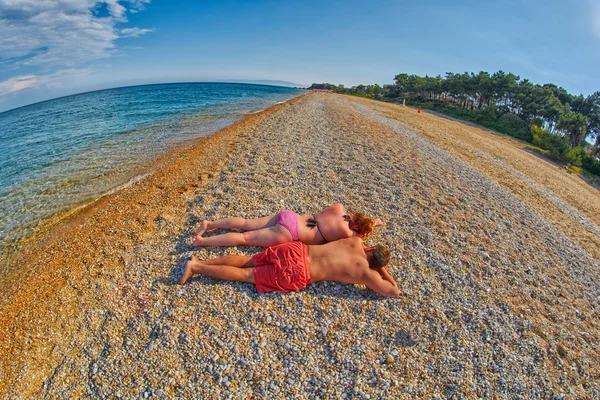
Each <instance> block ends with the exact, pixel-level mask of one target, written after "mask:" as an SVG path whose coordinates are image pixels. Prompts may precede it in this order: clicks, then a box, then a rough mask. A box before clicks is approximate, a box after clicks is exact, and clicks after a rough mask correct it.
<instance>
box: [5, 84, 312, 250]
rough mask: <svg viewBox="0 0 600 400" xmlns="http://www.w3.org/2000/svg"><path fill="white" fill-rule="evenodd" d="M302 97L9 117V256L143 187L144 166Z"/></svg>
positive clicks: (158, 96)
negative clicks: (88, 207) (44, 228)
mask: <svg viewBox="0 0 600 400" xmlns="http://www.w3.org/2000/svg"><path fill="white" fill-rule="evenodd" d="M302 93H303V92H302V91H301V90H298V89H294V88H288V87H281V86H267V85H252V84H243V83H172V84H155V85H143V86H130V87H121V88H115V89H108V90H101V91H95V92H89V93H82V94H77V95H73V96H67V97H61V98H57V99H53V100H48V101H44V102H41V103H36V104H31V105H28V106H25V107H20V108H17V109H14V110H10V111H6V112H3V113H0V251H2V252H3V255H5V254H7V253H8V252H9V251H10V250H14V247H15V246H16V243H18V242H19V240H20V239H22V238H23V237H25V236H26V235H27V234H29V233H30V232H31V231H32V230H33V229H35V228H36V226H39V224H40V223H43V222H44V221H46V220H48V219H49V218H52V217H53V216H56V215H61V214H64V213H65V212H68V210H72V209H76V208H77V207H80V206H82V205H85V204H88V203H90V202H92V201H94V200H96V199H98V198H100V197H101V196H103V195H105V194H106V193H109V192H110V191H113V190H115V188H119V187H121V186H124V185H127V184H128V182H132V181H135V180H136V179H139V177H140V176H141V174H143V173H144V171H145V170H144V166H148V165H149V164H150V163H151V162H152V160H154V159H156V158H158V157H160V156H161V155H164V154H165V153H167V152H169V151H170V150H172V149H174V148H175V147H177V146H180V145H182V144H184V143H185V142H186V141H189V140H192V139H195V138H198V137H200V136H206V135H210V134H212V133H214V132H216V131H218V130H220V129H222V128H225V127H227V126H229V125H231V124H233V123H235V122H236V121H238V120H240V119H242V118H243V117H244V116H245V115H246V114H248V113H255V112H258V111H260V110H263V109H265V108H268V107H269V106H271V105H273V104H275V103H279V102H283V101H286V100H289V99H291V98H293V97H296V96H298V95H300V94H302ZM2 258H3V257H0V259H2Z"/></svg>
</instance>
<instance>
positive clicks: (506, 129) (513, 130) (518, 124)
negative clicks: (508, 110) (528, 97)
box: [498, 114, 533, 142]
mask: <svg viewBox="0 0 600 400" xmlns="http://www.w3.org/2000/svg"><path fill="white" fill-rule="evenodd" d="M498 125H499V126H500V131H501V132H503V133H506V134H507V135H510V136H513V137H516V138H517V139H521V140H525V141H526V142H531V140H532V139H533V137H532V135H531V131H530V130H529V127H528V126H527V123H526V122H525V121H523V120H522V119H521V117H519V116H518V115H515V114H504V115H503V116H501V117H500V118H498Z"/></svg>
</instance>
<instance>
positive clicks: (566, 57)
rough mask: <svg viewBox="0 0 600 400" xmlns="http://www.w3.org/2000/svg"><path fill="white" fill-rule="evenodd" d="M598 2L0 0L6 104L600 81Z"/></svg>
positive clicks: (573, 85) (0, 106) (0, 75)
mask: <svg viewBox="0 0 600 400" xmlns="http://www.w3.org/2000/svg"><path fill="white" fill-rule="evenodd" d="M599 50H600V0H579V1H575V0H572V1H567V0H502V1H496V0H488V1H481V0H476V1H475V0H465V1H458V0H454V1H447V0H421V1H402V0H395V1H384V0H379V1H372V0H368V1H359V0H346V1H336V0H329V1H323V0H321V1H312V0H303V1H281V0H266V1H259V0H254V1H250V0H247V1H241V0H238V1H233V0H219V1H202V0H189V1H185V0H179V1H166V0H129V1H117V0H109V1H102V2H99V1H95V0H0V112H1V111H5V110H8V109H12V108H16V107H20V106H22V105H26V104H30V103H34V102H37V101H42V100H46V99H49V98H54V97H59V96H64V95H68V94H73V93H81V92H86V91H90V90H98V89H104V88H110V87H119V86H129V85H136V84H145V83H159V82H203V81H214V80H283V81H289V82H293V83H296V84H299V85H310V84H311V83H313V82H319V83H321V82H329V83H334V84H344V85H345V86H353V85H358V84H361V83H363V84H372V83H378V84H380V85H383V84H386V83H393V78H394V76H395V75H396V74H399V73H403V72H406V73H410V74H417V75H426V74H428V75H433V76H435V75H438V74H440V75H442V76H443V75H444V74H445V73H446V72H465V71H468V72H479V71H487V72H490V73H493V72H495V71H498V70H503V71H505V72H513V73H515V74H516V75H519V76H520V77H521V78H527V79H529V80H531V81H532V82H535V83H540V84H543V83H554V84H556V85H558V86H562V87H564V88H565V89H567V90H568V91H569V92H570V93H572V94H580V93H582V94H584V95H589V94H591V93H593V92H595V91H598V90H600V74H599V73H598V71H599V70H600V69H599V68H598V65H600V51H599Z"/></svg>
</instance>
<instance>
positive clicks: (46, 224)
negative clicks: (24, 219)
mask: <svg viewBox="0 0 600 400" xmlns="http://www.w3.org/2000/svg"><path fill="white" fill-rule="evenodd" d="M303 95H305V94H300V95H298V96H295V97H293V98H291V99H289V100H284V101H279V102H272V103H271V104H270V105H268V106H267V107H266V108H263V109H259V110H253V111H248V112H246V113H244V114H243V115H240V116H238V117H237V118H236V120H235V121H234V122H233V123H231V124H230V125H228V126H226V127H225V128H221V129H218V130H217V131H215V132H212V133H210V134H209V135H203V136H198V137H196V138H192V139H188V140H186V141H183V142H180V143H176V144H175V145H173V147H172V148H171V149H170V150H168V151H167V152H166V153H163V154H161V155H160V156H159V157H157V158H155V159H151V160H149V161H147V162H145V163H143V164H141V165H139V166H136V167H135V170H134V171H133V173H132V174H131V177H130V178H129V179H128V180H127V181H126V182H124V183H122V184H118V185H116V186H114V187H112V188H109V189H108V190H106V191H105V192H103V193H100V194H99V195H97V196H93V197H90V198H88V199H86V200H83V201H80V202H77V203H74V204H72V205H70V206H68V207H67V208H65V209H63V210H60V211H57V212H54V213H52V214H50V215H48V216H46V217H44V218H42V219H41V220H39V221H37V222H36V223H35V224H33V225H32V226H31V228H28V229H26V230H25V233H24V234H23V235H19V236H17V237H18V238H17V239H16V240H14V241H12V242H10V243H6V242H5V243H2V244H0V250H2V254H1V255H0V290H1V288H2V281H3V277H2V274H4V273H6V272H8V269H9V268H10V265H11V264H13V263H14V262H15V259H16V258H18V257H19V253H20V251H21V250H22V247H23V246H26V245H28V244H27V243H28V242H31V241H32V240H33V241H46V239H45V236H48V235H51V234H52V230H53V229H60V228H59V227H58V226H59V225H60V224H62V223H63V222H66V221H68V219H69V218H72V217H73V218H74V217H76V216H77V214H78V213H79V212H85V210H86V209H87V208H88V207H93V205H94V204H95V203H96V202H98V201H99V200H101V199H102V198H104V197H106V196H109V195H111V194H113V193H115V192H117V191H119V190H121V189H124V188H126V187H128V186H130V185H132V184H134V183H136V182H137V181H139V180H141V179H144V178H145V177H146V176H149V175H152V174H154V173H155V172H156V170H157V169H159V168H162V167H163V166H164V165H165V164H166V163H168V162H169V160H170V159H171V158H172V154H173V153H175V152H177V151H181V150H184V149H186V148H189V147H193V146H196V145H198V144H199V143H200V142H201V141H202V139H204V138H206V137H210V136H213V135H216V134H218V133H219V132H221V131H222V130H225V129H228V128H230V127H233V126H235V125H236V124H237V123H239V122H242V121H244V120H245V119H246V118H247V117H249V116H253V115H258V114H260V113H262V112H263V111H267V110H269V109H270V108H272V107H274V106H278V105H281V104H285V103H287V102H289V101H292V100H294V99H296V98H298V97H301V96H303ZM66 97H68V96H66ZM52 100H54V99H52ZM49 101H50V100H49ZM10 235H14V232H10V233H9V234H8V235H7V237H8V236H10Z"/></svg>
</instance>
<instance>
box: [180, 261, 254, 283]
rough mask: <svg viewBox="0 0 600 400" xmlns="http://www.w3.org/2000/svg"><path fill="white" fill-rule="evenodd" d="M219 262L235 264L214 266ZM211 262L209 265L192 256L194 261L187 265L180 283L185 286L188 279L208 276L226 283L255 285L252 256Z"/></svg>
mask: <svg viewBox="0 0 600 400" xmlns="http://www.w3.org/2000/svg"><path fill="white" fill-rule="evenodd" d="M229 257H234V258H229ZM218 260H219V261H231V262H234V263H235V264H234V265H227V264H213V263H214V262H216V261H218ZM209 262H211V263H210V264H208V263H207V262H202V261H200V260H198V258H197V257H196V256H192V259H191V260H189V261H188V262H187V263H185V271H184V272H183V275H182V276H181V278H180V279H179V283H180V284H181V285H183V284H184V283H185V282H187V280H188V279H190V278H191V277H192V276H194V275H197V274H202V275H207V276H210V277H213V278H217V279H223V280H226V281H239V282H248V283H254V268H251V267H252V257H251V256H225V257H219V258H216V259H214V260H209Z"/></svg>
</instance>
